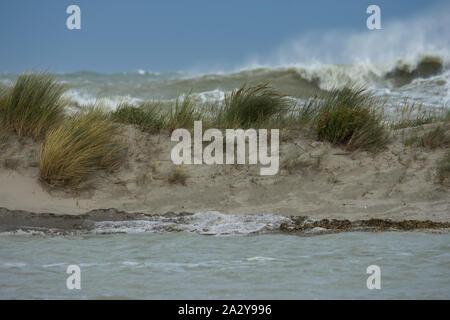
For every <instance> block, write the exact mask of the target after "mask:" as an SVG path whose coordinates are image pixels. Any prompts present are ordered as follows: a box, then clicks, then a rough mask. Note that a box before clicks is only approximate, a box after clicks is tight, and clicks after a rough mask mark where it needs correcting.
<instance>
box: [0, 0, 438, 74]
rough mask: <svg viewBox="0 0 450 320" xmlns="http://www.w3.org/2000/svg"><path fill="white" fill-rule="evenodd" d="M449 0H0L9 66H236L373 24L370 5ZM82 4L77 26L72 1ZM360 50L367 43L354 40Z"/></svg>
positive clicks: (392, 17) (384, 11)
mask: <svg viewBox="0 0 450 320" xmlns="http://www.w3.org/2000/svg"><path fill="white" fill-rule="evenodd" d="M442 3H444V2H443V1H440V0H404V1H400V0H394V1H392V0H391V1H387V0H385V1H375V0H373V1H365V0H348V1H333V0H304V1H300V0H297V1H294V0H284V1H279V0H278V1H275V0H272V1H269V0H239V1H238V0H226V1H225V0H221V1H217V0H189V1H183V0H179V1H175V0H166V1H152V0H129V1H119V0H109V1H106V0H36V1H29V0H9V1H6V0H0V38H1V39H2V41H1V44H2V45H1V49H0V72H1V73H3V72H12V73H20V72H22V71H24V70H27V69H34V70H36V69H38V70H49V71H52V72H74V71H80V70H90V71H98V72H108V73H110V72H135V71H137V70H139V69H142V70H147V71H154V72H169V71H189V70H199V71H205V70H229V69H232V68H236V67H239V66H241V65H242V64H243V63H244V62H245V61H252V60H264V58H265V57H269V56H271V55H273V54H274V52H276V51H277V50H279V48H280V47H282V46H283V44H286V43H288V42H289V41H290V40H292V39H295V38H297V37H301V36H302V35H304V34H308V33H311V32H314V33H315V34H316V35H317V38H320V35H321V34H325V33H327V32H330V31H333V32H341V33H342V34H343V36H344V37H345V33H346V32H350V33H351V32H358V33H362V34H364V33H368V34H369V33H372V32H379V33H382V32H386V33H388V32H389V30H386V29H384V28H383V30H374V31H369V30H368V29H367V28H366V19H367V17H368V15H367V14H366V8H367V7H368V6H369V5H370V4H377V5H379V6H380V7H381V18H382V26H383V27H384V25H386V23H388V22H389V21H397V20H403V19H413V18H414V17H416V16H419V17H420V16H421V15H422V14H423V12H426V11H428V10H431V9H432V8H434V10H436V7H438V6H439V5H441V4H442ZM72 4H76V5H78V6H79V7H80V8H81V30H68V29H67V27H66V19H67V18H68V16H69V15H68V14H67V13H66V8H67V7H68V6H69V5H72ZM355 50H358V48H355Z"/></svg>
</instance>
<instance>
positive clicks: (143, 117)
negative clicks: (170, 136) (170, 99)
mask: <svg viewBox="0 0 450 320" xmlns="http://www.w3.org/2000/svg"><path fill="white" fill-rule="evenodd" d="M160 107H161V103H159V102H153V101H152V102H144V103H142V104H141V105H139V106H135V105H133V104H130V103H127V102H122V103H120V104H119V105H118V106H117V108H116V110H114V111H113V112H111V118H112V120H113V121H114V122H119V123H124V124H133V125H137V126H138V127H139V129H140V130H141V131H145V132H156V131H158V130H160V129H162V128H163V127H164V119H163V117H162V115H161V112H160Z"/></svg>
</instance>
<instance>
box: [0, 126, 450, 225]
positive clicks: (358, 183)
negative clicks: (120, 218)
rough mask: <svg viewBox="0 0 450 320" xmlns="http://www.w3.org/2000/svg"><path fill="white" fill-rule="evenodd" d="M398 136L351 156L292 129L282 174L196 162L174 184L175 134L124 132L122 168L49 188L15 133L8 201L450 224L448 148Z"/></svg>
mask: <svg viewBox="0 0 450 320" xmlns="http://www.w3.org/2000/svg"><path fill="white" fill-rule="evenodd" d="M430 126H432V125H428V126H424V127H420V128H415V129H404V130H398V131H396V132H394V134H393V138H392V142H391V143H390V144H389V147H388V149H387V150H385V151H383V152H381V153H379V154H376V155H372V154H369V153H367V152H353V153H349V152H346V151H344V150H342V149H340V148H338V147H333V146H331V145H329V144H328V143H322V142H317V141H315V139H314V137H313V136H311V134H310V133H308V132H307V131H305V132H284V131H281V139H280V166H281V169H280V172H279V173H278V175H276V176H260V175H259V168H258V167H257V166H255V165H250V166H249V165H212V166H210V165H187V166H185V172H186V173H187V174H188V179H187V182H186V185H182V184H171V183H169V182H168V176H169V175H170V174H171V173H172V171H173V170H174V168H175V167H176V166H175V165H174V164H173V163H172V162H171V160H170V151H171V148H172V146H173V145H175V143H174V142H171V141H170V136H169V134H168V133H162V134H161V135H157V134H155V135H150V134H146V133H142V132H140V131H138V130H136V129H135V128H133V127H131V126H127V127H124V128H123V139H124V142H125V145H126V146H128V151H127V152H128V157H127V160H126V162H125V163H124V164H123V166H122V167H121V168H120V169H119V170H118V171H117V172H114V173H105V172H100V173H98V175H96V176H95V177H92V178H91V179H90V180H89V181H88V182H87V183H88V184H89V185H88V186H87V189H86V190H84V191H79V192H73V191H70V190H49V189H48V188H47V187H46V186H45V185H44V184H42V183H41V182H40V181H39V169H38V167H37V160H36V158H37V150H38V148H39V145H38V144H36V143H34V142H33V141H30V140H24V141H22V142H18V141H17V139H16V138H15V137H12V138H10V140H9V141H8V143H7V145H6V146H5V147H3V150H2V152H1V153H0V164H1V166H0V207H5V208H8V209H19V210H27V211H31V212H52V213H56V214H81V213H85V212H87V211H90V210H92V209H98V208H117V209H119V210H124V211H128V212H135V211H138V212H144V213H155V214H162V213H165V212H168V211H175V212H177V211H188V212H198V211H206V210H217V211H221V212H223V213H235V214H244V213H274V214H281V215H302V216H311V217H316V218H337V219H349V220H356V219H366V218H372V217H374V218H390V219H393V220H403V219H418V220H427V219H429V220H433V221H441V222H446V221H450V197H449V189H448V188H447V187H445V186H442V185H439V184H437V183H436V165H437V161H438V160H439V159H441V158H442V157H443V155H444V154H445V152H446V150H443V149H437V150H434V151H428V150H425V149H423V148H413V147H405V146H404V144H403V142H402V141H403V139H404V136H405V135H407V134H408V130H418V132H419V133H420V132H425V131H426V130H428V129H429V128H430Z"/></svg>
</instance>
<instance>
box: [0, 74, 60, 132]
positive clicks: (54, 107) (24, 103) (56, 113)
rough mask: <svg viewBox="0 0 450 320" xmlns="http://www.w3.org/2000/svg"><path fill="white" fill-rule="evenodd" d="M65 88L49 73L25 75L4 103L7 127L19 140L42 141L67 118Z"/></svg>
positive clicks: (6, 95)
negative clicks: (65, 113)
mask: <svg viewBox="0 0 450 320" xmlns="http://www.w3.org/2000/svg"><path fill="white" fill-rule="evenodd" d="M65 90H66V88H65V86H64V85H62V84H60V83H58V82H57V81H56V79H55V77H54V76H53V75H51V74H49V73H22V74H21V75H19V77H18V78H17V81H16V83H15V84H14V85H13V86H11V87H10V88H8V89H7V91H6V94H5V97H4V98H3V101H2V103H1V104H2V105H3V106H2V113H3V117H4V119H5V122H6V125H7V126H8V127H9V128H10V129H11V130H12V131H14V132H15V133H16V134H17V135H18V136H19V138H21V137H23V136H29V137H33V138H34V139H38V138H41V137H43V136H44V135H45V133H46V132H47V130H49V129H50V128H52V127H53V126H55V125H57V124H58V123H59V122H60V121H61V119H62V118H63V115H64V107H65V105H66V104H67V100H65V99H63V98H62V95H63V94H64V92H65Z"/></svg>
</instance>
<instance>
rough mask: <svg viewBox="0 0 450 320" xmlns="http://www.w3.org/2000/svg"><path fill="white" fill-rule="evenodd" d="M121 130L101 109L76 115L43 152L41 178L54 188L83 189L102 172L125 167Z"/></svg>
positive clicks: (49, 138)
mask: <svg viewBox="0 0 450 320" xmlns="http://www.w3.org/2000/svg"><path fill="white" fill-rule="evenodd" d="M116 133H117V127H116V125H115V124H114V123H113V121H112V120H111V118H110V117H109V116H108V115H107V114H106V113H105V112H104V111H103V110H102V109H101V108H100V107H91V108H88V109H86V110H82V111H79V112H77V113H76V114H74V115H72V116H71V117H70V118H68V119H67V120H66V121H64V122H63V123H61V124H60V125H59V126H58V127H55V128H53V129H51V130H50V131H49V132H48V134H47V137H46V138H45V141H44V142H43V144H42V146H41V148H40V151H39V157H38V161H39V174H40V177H41V179H42V180H43V181H45V182H46V183H47V184H48V185H49V186H50V187H63V186H69V187H72V188H74V189H76V188H78V187H80V185H81V183H82V182H83V180H85V179H86V178H87V177H89V176H90V175H91V174H93V173H94V172H95V171H97V170H99V169H107V170H113V169H116V168H118V167H119V165H120V163H121V153H120V150H121V149H122V148H121V146H120V144H119V143H118V142H117V140H116V139H115V136H116Z"/></svg>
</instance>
